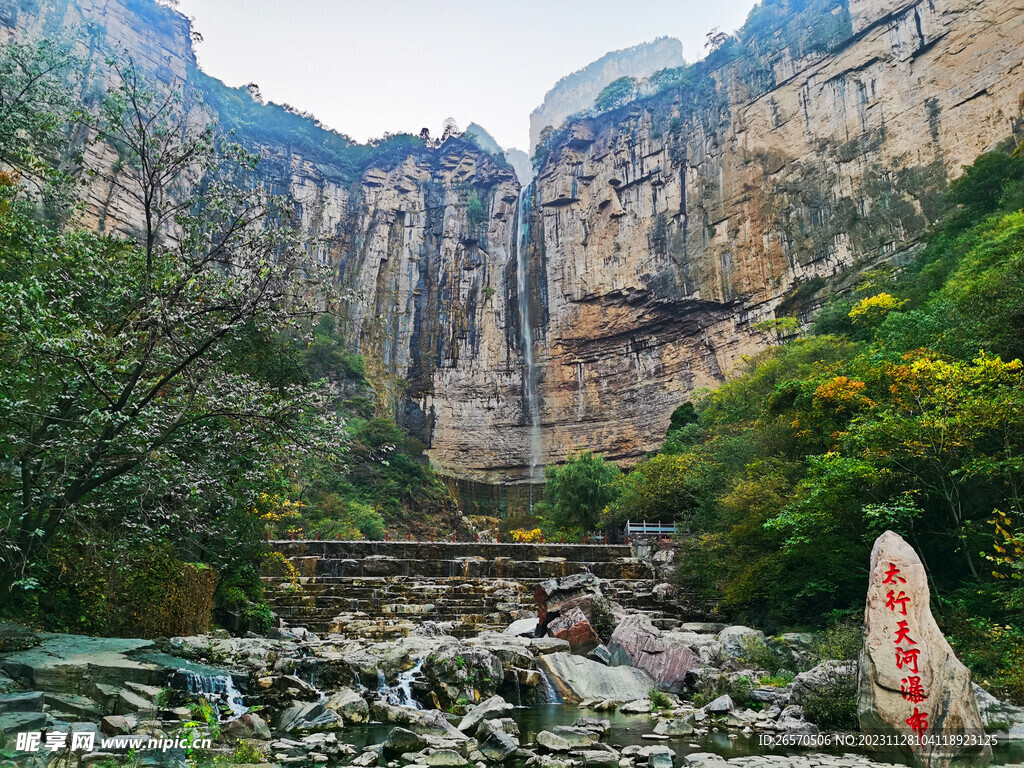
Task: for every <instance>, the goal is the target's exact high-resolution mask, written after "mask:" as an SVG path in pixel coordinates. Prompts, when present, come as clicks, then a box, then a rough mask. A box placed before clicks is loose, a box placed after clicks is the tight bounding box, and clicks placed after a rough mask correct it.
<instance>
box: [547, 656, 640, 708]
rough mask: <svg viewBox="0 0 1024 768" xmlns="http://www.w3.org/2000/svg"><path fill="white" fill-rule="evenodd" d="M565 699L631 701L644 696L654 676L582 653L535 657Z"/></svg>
mask: <svg viewBox="0 0 1024 768" xmlns="http://www.w3.org/2000/svg"><path fill="white" fill-rule="evenodd" d="M537 663H538V665H539V666H540V667H541V669H542V670H543V671H544V672H546V673H547V674H548V677H550V678H551V681H552V683H553V684H554V686H555V688H556V689H557V690H558V692H559V693H560V694H561V696H562V698H563V700H564V701H565V702H566V703H578V702H580V701H583V700H584V699H601V700H605V699H615V700H618V701H633V700H635V699H642V698H644V697H646V696H647V694H648V692H649V691H650V690H651V688H652V687H654V680H653V679H652V678H651V676H650V675H648V674H647V673H646V672H644V671H643V670H641V669H635V668H632V667H606V666H604V665H603V664H598V663H597V662H596V661H591V660H590V659H586V658H584V657H582V656H575V655H573V654H569V653H551V654H548V655H546V656H541V657H540V658H539V659H538V660H537Z"/></svg>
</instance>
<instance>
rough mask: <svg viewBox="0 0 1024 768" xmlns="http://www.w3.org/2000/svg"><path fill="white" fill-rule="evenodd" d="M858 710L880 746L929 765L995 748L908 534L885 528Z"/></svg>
mask: <svg viewBox="0 0 1024 768" xmlns="http://www.w3.org/2000/svg"><path fill="white" fill-rule="evenodd" d="M868 579H869V581H868V596H867V605H866V607H865V610H864V647H863V649H862V650H861V656H860V668H859V673H858V703H857V714H858V719H859V720H860V728H861V732H862V733H863V734H867V735H869V736H872V737H877V741H878V743H877V744H874V745H873V746H874V747H875V748H877V749H879V750H885V751H892V750H894V749H895V750H899V751H900V752H903V753H904V754H905V755H907V756H908V757H910V758H911V759H913V760H914V761H915V762H916V763H919V764H922V765H924V766H927V768H943V767H944V766H949V765H951V764H952V763H953V761H954V760H959V759H963V760H967V759H973V760H977V759H978V758H988V757H991V755H992V750H991V747H989V746H988V738H987V737H986V735H985V731H984V727H983V726H982V721H981V715H980V714H979V713H978V703H977V701H976V700H975V697H974V691H973V689H972V687H971V673H970V672H969V671H968V669H967V667H965V666H964V665H963V664H961V663H960V661H959V660H958V659H957V658H956V655H955V654H954V653H953V649H952V648H951V647H950V646H949V643H948V642H946V638H945V637H944V636H943V635H942V632H941V631H940V630H939V627H938V625H937V624H936V623H935V619H934V618H933V617H932V612H931V608H930V607H929V591H928V577H927V574H926V572H925V569H924V566H923V565H922V564H921V559H920V558H919V557H918V556H917V553H916V552H915V551H914V549H913V547H911V546H910V545H909V544H908V543H907V542H906V541H904V540H903V538H902V537H900V536H899V535H898V534H896V533H893V532H892V531H886V532H885V533H883V534H882V535H881V536H879V537H878V539H876V540H875V545H874V547H873V548H872V550H871V570H870V572H869V575H868Z"/></svg>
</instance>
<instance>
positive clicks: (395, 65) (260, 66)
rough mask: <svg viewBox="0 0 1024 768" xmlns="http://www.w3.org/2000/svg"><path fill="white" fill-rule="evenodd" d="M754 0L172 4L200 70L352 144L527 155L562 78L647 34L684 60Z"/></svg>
mask: <svg viewBox="0 0 1024 768" xmlns="http://www.w3.org/2000/svg"><path fill="white" fill-rule="evenodd" d="M753 5H754V0H717V2H708V1H707V0H587V1H586V2H581V1H580V0H504V1H502V2H498V0H179V2H178V7H179V10H180V11H181V12H182V13H184V14H185V15H186V16H189V17H191V18H193V20H194V21H193V24H194V28H195V29H196V30H198V31H199V32H200V33H201V34H202V35H203V38H204V39H203V42H201V43H199V44H198V46H197V49H196V50H197V53H198V57H199V63H200V66H202V68H203V69H204V70H205V71H206V72H207V73H208V74H210V75H213V76H214V77H219V78H220V79H221V80H223V81H224V82H225V83H227V84H228V85H231V86H239V85H244V84H246V83H250V82H254V83H256V84H257V85H259V87H260V90H261V92H262V94H263V97H264V98H265V99H267V100H269V101H275V102H278V103H287V104H291V105H292V106H294V107H297V108H299V109H301V110H304V111H307V112H311V113H312V114H314V115H315V116H316V117H317V118H319V119H320V121H321V122H323V123H324V124H325V125H327V126H328V127H330V128H333V129H334V130H336V131H340V132H341V133H345V134H347V135H349V136H351V137H352V138H354V139H357V140H358V141H366V140H367V139H369V138H372V137H376V136H381V135H383V134H384V133H385V132H400V131H404V132H412V133H418V132H419V130H420V128H422V127H424V126H425V127H427V128H429V129H430V132H431V133H432V134H434V135H439V134H440V132H441V124H442V122H443V121H444V119H445V118H447V117H453V118H455V121H456V122H457V124H458V125H459V127H461V128H465V127H466V126H467V125H468V124H469V123H471V122H476V123H479V124H480V125H482V126H483V127H484V128H485V129H487V130H488V131H489V132H490V133H491V134H492V135H493V136H494V138H495V139H497V141H498V143H499V144H501V145H502V147H504V148H509V147H518V148H520V149H526V148H527V146H528V144H529V117H530V112H531V111H533V109H534V108H535V107H537V106H538V105H539V104H540V103H541V102H542V101H543V99H544V94H545V93H546V92H547V91H548V90H549V89H550V88H551V87H552V86H553V85H554V84H555V83H556V82H557V81H558V80H559V79H560V78H561V77H563V76H565V75H567V74H569V73H570V72H572V71H574V70H576V69H579V68H581V67H583V66H585V65H587V64H589V63H590V62H591V61H594V60H595V59H598V58H600V57H601V56H602V55H604V54H605V53H607V52H608V51H612V50H617V49H620V48H627V47H629V46H632V45H636V44H637V43H641V42H644V41H647V40H653V39H654V38H656V37H662V36H669V37H675V38H678V39H679V40H681V41H682V43H683V56H684V58H686V60H687V61H693V60H695V59H699V58H701V57H702V56H703V53H704V41H705V35H706V34H707V32H708V31H709V30H710V29H711V28H713V27H718V28H719V29H721V30H723V31H726V32H732V31H734V30H736V29H737V28H739V26H740V25H741V24H742V23H743V20H744V19H745V18H746V15H747V13H748V11H749V10H750V8H751V7H752V6H753Z"/></svg>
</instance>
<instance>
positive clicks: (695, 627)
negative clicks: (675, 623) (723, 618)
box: [679, 621, 729, 635]
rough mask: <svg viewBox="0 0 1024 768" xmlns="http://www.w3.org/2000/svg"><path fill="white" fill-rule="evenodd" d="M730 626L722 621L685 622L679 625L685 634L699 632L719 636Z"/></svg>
mask: <svg viewBox="0 0 1024 768" xmlns="http://www.w3.org/2000/svg"><path fill="white" fill-rule="evenodd" d="M727 626H729V625H728V624H723V623H722V622H720V621H684V622H683V623H682V624H680V625H679V629H680V630H682V631H683V632H699V633H701V634H711V635H718V633H719V632H721V631H722V630H723V629H725V628H726V627H727Z"/></svg>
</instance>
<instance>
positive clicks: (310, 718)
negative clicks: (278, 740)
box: [277, 701, 344, 733]
mask: <svg viewBox="0 0 1024 768" xmlns="http://www.w3.org/2000/svg"><path fill="white" fill-rule="evenodd" d="M343 725H344V721H343V720H342V719H341V716H340V715H339V714H338V713H337V712H335V711H334V710H333V709H327V708H326V707H325V706H324V705H323V704H320V703H318V702H307V701H296V702H294V703H293V704H292V705H291V706H289V707H288V708H286V709H285V710H284V711H282V712H281V714H280V716H279V717H278V720H277V727H278V729H279V730H281V731H284V732H285V733H313V732H317V731H337V730H340V729H341V727H342V726H343Z"/></svg>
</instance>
